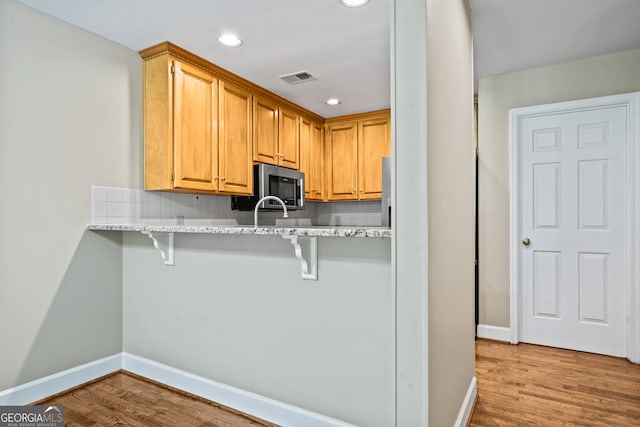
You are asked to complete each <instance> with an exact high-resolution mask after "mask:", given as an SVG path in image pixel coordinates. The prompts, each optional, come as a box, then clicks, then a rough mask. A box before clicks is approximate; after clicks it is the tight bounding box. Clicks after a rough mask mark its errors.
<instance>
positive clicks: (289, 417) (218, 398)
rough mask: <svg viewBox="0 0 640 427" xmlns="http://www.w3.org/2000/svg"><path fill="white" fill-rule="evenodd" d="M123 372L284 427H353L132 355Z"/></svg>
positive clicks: (125, 357)
mask: <svg viewBox="0 0 640 427" xmlns="http://www.w3.org/2000/svg"><path fill="white" fill-rule="evenodd" d="M122 369H124V370H125V371H129V372H132V373H134V374H138V375H141V376H143V377H146V378H149V379H152V380H154V381H157V382H160V383H162V384H166V385H169V386H171V387H175V388H178V389H180V390H184V391H186V392H188V393H192V394H195V395H197V396H201V397H204V398H205V399H209V400H213V401H214V402H217V403H220V404H222V405H226V406H229V407H231V408H234V409H236V410H238V411H242V412H245V413H247V414H251V415H253V416H256V417H258V418H262V419H264V420H267V421H271V422H273V423H276V424H280V425H283V426H305V427H354V426H353V424H348V423H345V422H344V421H340V420H336V419H334V418H330V417H326V416H324V415H320V414H317V413H315V412H311V411H307V410H304V409H301V408H298V407H296V406H293V405H289V404H286V403H282V402H279V401H277V400H273V399H269V398H268V397H264V396H261V395H259V394H256V393H251V392H248V391H245V390H241V389H238V388H235V387H232V386H229V385H226V384H222V383H219V382H216V381H213V380H210V379H208V378H204V377H201V376H198V375H194V374H192V373H189V372H185V371H182V370H180V369H176V368H172V367H171V366H167V365H164V364H162V363H158V362H156V361H153V360H149V359H146V358H144V357H140V356H136V355H133V354H129V353H122Z"/></svg>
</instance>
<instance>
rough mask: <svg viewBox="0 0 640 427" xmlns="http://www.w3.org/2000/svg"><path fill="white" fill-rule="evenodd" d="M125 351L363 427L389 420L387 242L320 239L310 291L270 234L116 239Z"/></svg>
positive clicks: (288, 251)
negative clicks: (158, 245)
mask: <svg viewBox="0 0 640 427" xmlns="http://www.w3.org/2000/svg"><path fill="white" fill-rule="evenodd" d="M123 252H124V257H123V258H124V265H123V269H124V271H123V272H124V276H123V277H124V282H123V286H124V351H126V352H130V353H133V354H136V355H140V356H143V357H147V358H149V359H152V360H156V361H159V362H161V363H165V364H167V365H170V366H173V367H175V368H178V369H183V370H185V371H188V372H192V373H195V374H197V375H201V376H204V377H206V378H210V379H213V380H215V381H219V382H222V383H225V384H229V385H232V386H235V387H239V388H241V389H244V390H248V391H252V392H255V393H259V394H262V395H265V396H267V397H270V398H273V399H277V400H280V401H283V402H286V403H290V404H293V405H296V406H299V407H302V408H305V409H308V410H312V411H316V412H319V413H321V414H325V415H328V416H331V417H335V418H338V419H343V420H346V421H349V422H352V423H354V424H356V425H362V426H372V427H374V426H380V427H388V426H390V425H393V416H394V392H393V382H394V365H393V351H394V338H393V334H394V329H393V317H392V313H393V310H392V304H393V298H392V290H391V286H390V281H391V276H390V274H391V273H390V240H389V239H356V238H320V239H319V240H318V252H319V253H318V262H319V264H318V271H319V273H318V274H319V280H318V281H317V282H314V281H307V280H302V279H301V277H300V264H299V263H298V261H297V260H296V259H295V258H294V256H293V247H292V246H291V244H290V243H289V242H288V241H285V240H284V239H282V238H280V237H277V236H224V235H194V236H190V235H177V236H176V265H175V266H174V267H167V266H165V265H163V264H162V261H161V259H160V255H159V253H158V252H157V251H156V250H155V249H153V248H152V245H151V242H150V241H149V239H148V238H146V237H144V236H141V235H138V234H133V233H125V235H124V249H123Z"/></svg>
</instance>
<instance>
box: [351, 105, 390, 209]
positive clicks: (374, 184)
mask: <svg viewBox="0 0 640 427" xmlns="http://www.w3.org/2000/svg"><path fill="white" fill-rule="evenodd" d="M389 128H390V119H389V118H387V117H382V118H379V119H373V120H364V121H360V122H358V199H360V200H365V199H380V198H381V197H382V157H384V156H390V155H391V132H390V129H389Z"/></svg>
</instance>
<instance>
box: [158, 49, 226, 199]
mask: <svg viewBox="0 0 640 427" xmlns="http://www.w3.org/2000/svg"><path fill="white" fill-rule="evenodd" d="M172 67H173V68H172V69H173V82H174V85H173V134H174V141H173V143H174V155H175V158H174V169H175V172H174V184H173V185H174V186H175V187H178V188H186V189H191V190H205V191H215V190H216V185H217V182H216V181H215V179H214V177H215V176H216V175H217V166H218V165H217V161H216V160H217V153H215V148H216V146H217V144H216V142H217V134H216V126H215V121H216V116H217V114H216V112H217V106H216V105H215V100H216V99H217V87H218V80H217V79H216V78H214V77H213V76H212V75H211V74H209V73H207V72H206V71H204V70H202V69H200V68H197V67H194V66H192V65H189V64H182V63H180V62H178V61H173V65H172ZM147 110H148V111H151V109H150V108H149V109H147ZM149 172H151V171H149Z"/></svg>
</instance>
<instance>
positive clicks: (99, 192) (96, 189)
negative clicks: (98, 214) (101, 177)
mask: <svg viewBox="0 0 640 427" xmlns="http://www.w3.org/2000/svg"><path fill="white" fill-rule="evenodd" d="M91 200H93V201H96V202H106V201H107V189H106V188H105V187H100V186H96V185H94V186H92V187H91Z"/></svg>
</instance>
